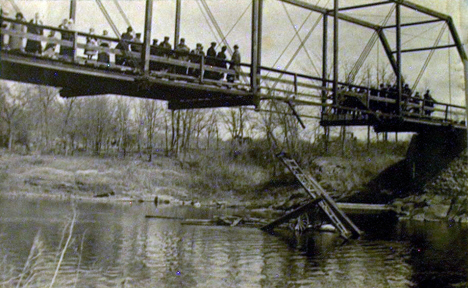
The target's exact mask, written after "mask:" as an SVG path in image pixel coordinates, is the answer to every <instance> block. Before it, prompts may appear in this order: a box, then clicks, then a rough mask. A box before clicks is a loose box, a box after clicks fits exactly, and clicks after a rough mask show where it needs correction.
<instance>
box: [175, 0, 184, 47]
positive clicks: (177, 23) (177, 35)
mask: <svg viewBox="0 0 468 288" xmlns="http://www.w3.org/2000/svg"><path fill="white" fill-rule="evenodd" d="M181 12H182V0H177V1H176V15H175V29H174V49H175V48H176V47H177V44H179V38H180V14H181Z"/></svg>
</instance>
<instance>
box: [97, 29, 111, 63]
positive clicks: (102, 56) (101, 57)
mask: <svg viewBox="0 0 468 288" xmlns="http://www.w3.org/2000/svg"><path fill="white" fill-rule="evenodd" d="M102 36H103V37H109V31H107V30H104V31H102ZM110 44H111V42H110V40H107V39H99V47H101V48H104V49H109V47H110ZM97 61H98V62H101V63H106V64H109V63H110V55H109V52H107V51H100V52H99V53H98V59H97Z"/></svg>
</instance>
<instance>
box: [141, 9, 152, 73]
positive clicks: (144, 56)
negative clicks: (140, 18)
mask: <svg viewBox="0 0 468 288" xmlns="http://www.w3.org/2000/svg"><path fill="white" fill-rule="evenodd" d="M152 20H153V0H146V8H145V35H144V39H143V49H141V62H142V63H141V65H142V70H143V72H144V73H145V74H149V64H150V45H151V21H152Z"/></svg>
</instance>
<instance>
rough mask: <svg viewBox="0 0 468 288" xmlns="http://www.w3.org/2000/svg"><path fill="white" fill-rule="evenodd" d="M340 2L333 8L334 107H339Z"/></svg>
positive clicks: (337, 1)
mask: <svg viewBox="0 0 468 288" xmlns="http://www.w3.org/2000/svg"><path fill="white" fill-rule="evenodd" d="M339 5H340V0H335V3H334V6H333V11H334V12H333V13H334V17H333V105H338V103H337V100H338V98H337V97H338V76H339V74H338V61H339V58H338V50H339V47H340V46H339V42H338V41H339V40H338V37H339V30H338V29H339V22H338V11H339Z"/></svg>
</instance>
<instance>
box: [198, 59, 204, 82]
mask: <svg viewBox="0 0 468 288" xmlns="http://www.w3.org/2000/svg"><path fill="white" fill-rule="evenodd" d="M204 75H205V55H203V54H201V55H200V79H199V81H200V84H203V76H204Z"/></svg>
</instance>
